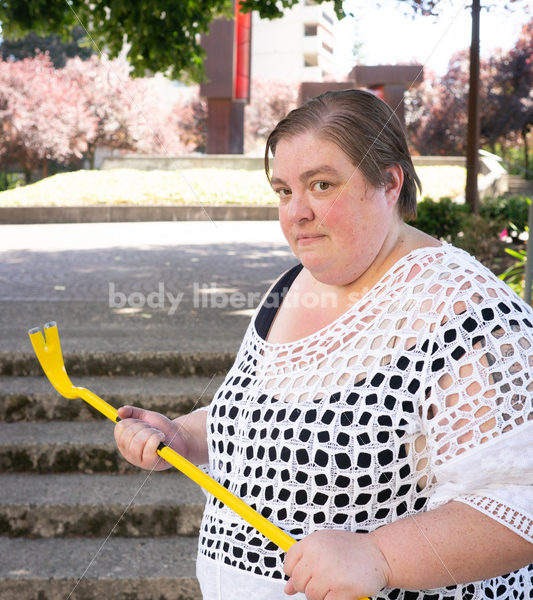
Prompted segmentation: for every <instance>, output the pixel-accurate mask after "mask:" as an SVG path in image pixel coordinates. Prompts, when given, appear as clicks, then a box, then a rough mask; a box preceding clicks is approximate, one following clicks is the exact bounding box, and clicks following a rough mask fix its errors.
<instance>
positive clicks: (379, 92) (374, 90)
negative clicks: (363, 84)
mask: <svg viewBox="0 0 533 600" xmlns="http://www.w3.org/2000/svg"><path fill="white" fill-rule="evenodd" d="M368 91H369V92H370V93H371V94H374V96H377V97H378V98H379V99H380V100H383V86H382V85H373V86H372V87H371V88H370V89H369V90H368Z"/></svg>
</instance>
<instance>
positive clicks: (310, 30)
mask: <svg viewBox="0 0 533 600" xmlns="http://www.w3.org/2000/svg"><path fill="white" fill-rule="evenodd" d="M317 30H318V27H317V24H316V23H306V24H305V25H304V35H305V37H313V36H315V35H317Z"/></svg>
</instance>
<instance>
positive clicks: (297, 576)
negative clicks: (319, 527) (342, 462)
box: [285, 502, 533, 600]
mask: <svg viewBox="0 0 533 600" xmlns="http://www.w3.org/2000/svg"><path fill="white" fill-rule="evenodd" d="M530 562H533V544H531V543H529V542H528V541H526V540H525V539H524V538H522V537H520V536H519V535H517V534H516V533H514V532H513V531H511V530H510V529H508V528H507V527H505V526H504V525H501V524H500V523H498V522H497V521H495V520H494V519H492V518H490V517H488V516H487V515H485V514H483V513H481V512H479V511H477V510H476V509H474V508H472V507H470V506H468V505H466V504H463V503H462V502H449V503H448V504H446V505H444V506H440V507H438V508H435V509H434V510H430V511H427V512H425V513H421V514H419V515H416V516H412V517H407V518H405V519H401V520H399V521H396V522H395V523H391V524H390V525H385V526H383V527H380V528H379V529H377V530H375V531H374V532H372V533H369V534H357V533H350V532H345V531H319V532H316V533H313V534H311V535H309V536H307V537H306V538H304V539H303V540H301V541H300V542H298V543H297V544H295V545H294V546H293V547H292V548H291V549H290V550H289V551H288V553H287V557H286V560H285V572H286V573H287V575H289V576H290V577H291V579H290V581H289V582H288V584H287V587H286V592H287V593H288V594H293V593H295V592H304V593H305V594H306V597H307V598H308V600H322V599H324V598H327V600H333V599H335V600H337V599H339V600H340V599H347V598H360V597H363V596H373V595H375V594H377V593H378V592H379V591H380V590H381V589H382V588H383V587H392V588H403V589H412V590H419V589H431V588H436V587H442V586H447V585H453V584H457V583H466V582H471V581H479V580H482V579H487V578H490V577H495V576H497V575H501V574H505V573H509V572H511V571H514V570H516V569H519V568H520V567H523V566H524V565H527V564H529V563H530Z"/></svg>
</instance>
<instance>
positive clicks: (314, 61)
mask: <svg viewBox="0 0 533 600" xmlns="http://www.w3.org/2000/svg"><path fill="white" fill-rule="evenodd" d="M304 67H318V54H304Z"/></svg>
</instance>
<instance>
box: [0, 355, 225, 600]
mask: <svg viewBox="0 0 533 600" xmlns="http://www.w3.org/2000/svg"><path fill="white" fill-rule="evenodd" d="M33 360H35V359H33ZM112 360H113V359H112V357H111V356H110V357H109V361H110V363H111V362H112ZM17 361H18V362H17ZM65 362H66V364H67V371H68V372H69V373H70V375H71V378H72V380H73V381H74V383H75V384H76V385H80V386H83V387H87V388H89V389H91V390H92V391H94V392H95V393H97V394H98V395H100V396H102V397H103V398H104V399H106V400H107V401H108V402H110V403H111V404H113V405H115V406H117V407H118V406H121V405H123V404H136V405H141V406H143V407H145V408H149V409H152V410H158V411H161V412H163V413H164V414H166V415H167V416H169V417H175V416H178V415H180V414H185V413H188V412H189V411H190V410H192V409H193V408H194V407H196V406H201V405H205V404H207V403H208V402H209V401H210V399H211V398H212V395H213V393H214V392H215V390H216V389H217V387H218V385H219V383H220V381H221V376H220V375H217V376H210V375H209V373H206V374H205V375H202V376H198V375H192V376H189V377H184V376H178V375H174V376H167V377H163V376H149V375H147V374H146V373H142V372H139V363H137V364H136V372H135V373H128V371H127V370H125V369H122V375H121V376H117V377H109V376H90V375H89V376H85V377H75V376H74V375H73V373H71V372H70V371H69V360H68V357H66V358H65ZM24 365H26V366H24ZM27 365H28V362H27V361H26V360H24V359H21V358H20V357H19V358H17V357H14V358H13V361H12V364H11V365H7V368H6V357H4V368H3V370H2V372H3V373H6V372H9V373H11V376H3V377H0V556H1V557H2V559H1V560H0V600H59V599H61V600H65V599H67V598H68V599H72V600H89V599H94V598H102V599H104V598H105V599H106V600H197V599H200V598H201V595H200V590H199V587H198V584H197V582H196V580H195V558H196V548H197V535H198V527H199V524H200V520H201V515H202V508H203V503H204V500H205V496H204V495H203V492H202V491H201V490H200V488H199V487H197V486H196V484H194V483H192V482H191V481H189V480H188V479H187V478H185V477H184V476H183V475H181V474H180V473H178V472H177V471H176V470H174V469H172V470H170V471H165V472H160V473H152V474H149V473H148V472H147V471H140V470H139V469H136V468H134V467H132V466H131V465H129V464H128V463H127V462H126V461H125V460H124V459H122V458H121V456H120V455H119V453H118V451H117V450H116V447H115V445H114V439H113V423H111V422H110V421H109V420H107V419H105V418H103V417H101V416H100V415H99V413H97V412H96V411H94V410H93V409H92V408H91V407H89V406H87V405H86V404H85V403H84V402H83V401H81V400H67V399H65V398H61V397H59V396H58V395H57V394H56V393H55V391H54V390H53V389H52V387H51V386H50V384H49V383H48V381H47V380H46V379H45V377H44V376H42V377H39V376H31V375H30V376H27V375H26V374H27V373H28V369H29V372H30V373H31V372H34V369H33V367H28V366H27ZM225 367H226V365H223V368H221V369H217V367H216V364H212V363H210V364H209V366H208V367H206V369H204V372H205V371H206V370H207V371H209V370H212V371H213V372H217V371H218V372H221V371H222V370H223V369H224V368H225ZM199 371H200V372H202V370H201V369H200V370H199ZM22 375H26V376H22Z"/></svg>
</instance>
